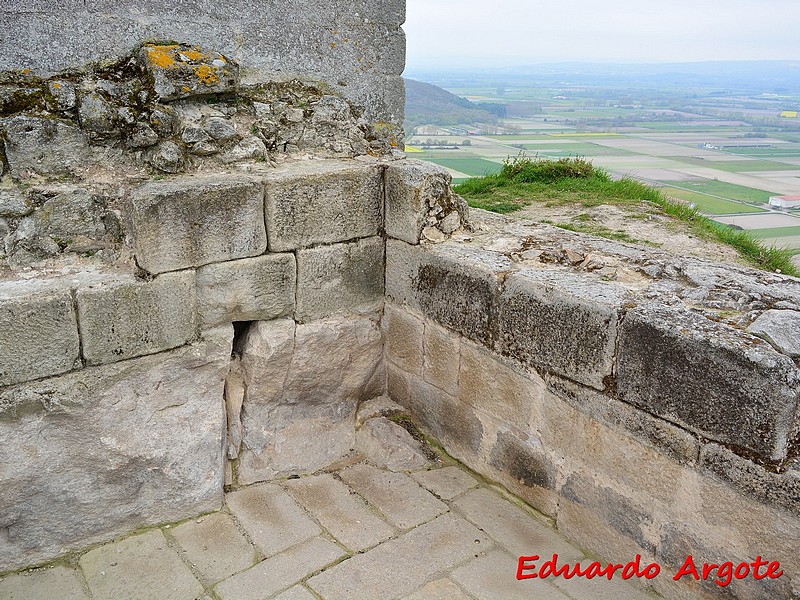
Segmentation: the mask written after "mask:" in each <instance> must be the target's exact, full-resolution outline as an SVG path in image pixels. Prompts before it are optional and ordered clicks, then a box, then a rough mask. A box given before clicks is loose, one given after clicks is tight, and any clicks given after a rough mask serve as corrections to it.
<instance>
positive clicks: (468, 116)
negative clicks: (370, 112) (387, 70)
mask: <svg viewBox="0 0 800 600" xmlns="http://www.w3.org/2000/svg"><path fill="white" fill-rule="evenodd" d="M405 82H406V120H405V124H404V125H405V129H406V132H407V133H410V132H411V131H412V130H413V128H414V127H418V126H420V125H427V124H432V123H435V124H436V125H445V126H447V125H473V124H475V123H495V122H496V121H497V117H496V116H495V115H493V114H492V113H490V112H489V111H486V110H482V109H480V108H478V107H477V106H476V105H475V104H473V103H472V102H470V101H469V100H467V99H466V98H461V97H460V96H456V95H455V94H451V93H450V92H448V91H447V90H443V89H442V88H440V87H437V86H435V85H431V84H430V83H422V82H421V81H414V80H413V79H406V80H405Z"/></svg>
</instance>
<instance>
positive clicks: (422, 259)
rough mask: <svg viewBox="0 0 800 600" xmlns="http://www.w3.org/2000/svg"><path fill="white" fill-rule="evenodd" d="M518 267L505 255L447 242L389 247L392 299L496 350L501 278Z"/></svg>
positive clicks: (393, 243)
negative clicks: (514, 267) (513, 267)
mask: <svg viewBox="0 0 800 600" xmlns="http://www.w3.org/2000/svg"><path fill="white" fill-rule="evenodd" d="M511 268H512V263H511V261H510V260H509V259H508V258H506V257H505V256H503V255H502V254H498V253H494V252H487V251H484V250H481V249H479V248H474V247H470V246H461V245H458V244H455V243H451V242H447V243H443V244H438V245H436V246H424V247H423V246H411V245H409V244H406V243H405V242H400V241H397V240H388V241H387V243H386V295H387V296H388V297H389V298H390V299H392V300H394V301H395V302H397V303H399V304H407V305H408V306H410V307H411V308H413V309H415V310H417V311H419V312H421V313H422V314H423V315H425V316H426V317H429V318H431V319H433V320H434V321H436V322H438V323H439V324H440V325H444V326H445V327H447V328H448V329H451V330H452V331H455V332H457V333H460V334H461V335H463V336H465V337H467V338H469V339H471V340H473V341H475V342H478V343H481V344H483V345H484V346H487V347H493V346H494V344H495V341H496V339H497V296H498V295H499V292H500V280H501V278H502V277H503V275H504V274H505V273H506V272H508V271H510V270H511Z"/></svg>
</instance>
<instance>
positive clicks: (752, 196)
mask: <svg viewBox="0 0 800 600" xmlns="http://www.w3.org/2000/svg"><path fill="white" fill-rule="evenodd" d="M662 183H665V184H666V185H669V186H671V187H676V188H685V189H687V190H691V191H695V192H700V193H705V194H711V195H713V196H720V197H722V198H725V199H728V200H741V201H742V202H748V203H752V204H766V203H767V202H769V198H770V196H780V195H781V194H776V193H775V192H769V191H766V190H759V189H756V188H751V187H746V186H743V185H736V184H734V183H727V182H725V181H717V180H714V179H703V180H700V181H663V182H662Z"/></svg>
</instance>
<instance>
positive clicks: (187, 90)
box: [181, 86, 192, 94]
mask: <svg viewBox="0 0 800 600" xmlns="http://www.w3.org/2000/svg"><path fill="white" fill-rule="evenodd" d="M181 91H182V92H183V93H184V94H188V93H189V92H191V91H192V90H191V89H190V88H188V87H186V86H183V87H182V88H181Z"/></svg>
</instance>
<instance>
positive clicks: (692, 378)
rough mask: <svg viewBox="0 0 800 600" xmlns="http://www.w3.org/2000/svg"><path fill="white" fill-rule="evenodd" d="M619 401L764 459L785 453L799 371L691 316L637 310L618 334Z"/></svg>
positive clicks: (759, 345)
mask: <svg viewBox="0 0 800 600" xmlns="http://www.w3.org/2000/svg"><path fill="white" fill-rule="evenodd" d="M618 364H619V366H618V373H617V379H618V392H619V397H620V398H621V399H623V400H625V401H626V402H629V403H630V404H633V405H634V406H637V407H639V408H641V409H642V410H645V411H648V412H650V413H652V414H654V415H657V416H660V417H663V418H665V419H667V420H670V421H672V422H674V423H677V424H679V425H682V426H683V427H686V428H687V429H689V430H690V431H696V432H699V433H701V434H702V435H703V436H705V437H707V438H709V439H712V440H715V441H718V442H722V443H724V444H726V445H730V446H735V447H738V448H741V449H742V450H743V451H744V452H749V453H751V454H753V455H755V456H757V457H758V458H759V459H760V460H762V461H768V462H781V461H783V460H784V459H785V458H786V456H787V450H788V444H789V440H790V438H791V437H792V436H793V435H794V434H795V433H796V427H797V424H796V423H795V422H794V418H795V415H796V413H797V406H798V396H799V395H800V394H799V390H800V369H798V368H797V366H796V365H795V364H794V362H793V361H792V360H791V359H790V358H789V357H787V356H784V355H782V354H779V353H778V352H776V351H775V350H774V349H773V348H772V347H771V346H770V345H769V344H767V343H766V342H764V341H763V340H760V339H759V338H756V337H754V336H752V335H750V334H747V333H744V332H742V331H740V330H738V329H734V328H733V327H730V326H727V325H724V324H722V323H716V322H712V321H709V320H707V319H705V318H704V317H702V316H700V315H697V314H695V313H691V312H688V311H679V310H676V309H672V308H666V307H652V306H642V307H639V308H637V309H635V310H631V311H629V312H628V313H627V315H626V316H625V319H624V321H623V323H622V326H621V329H620V348H619V360H618Z"/></svg>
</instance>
